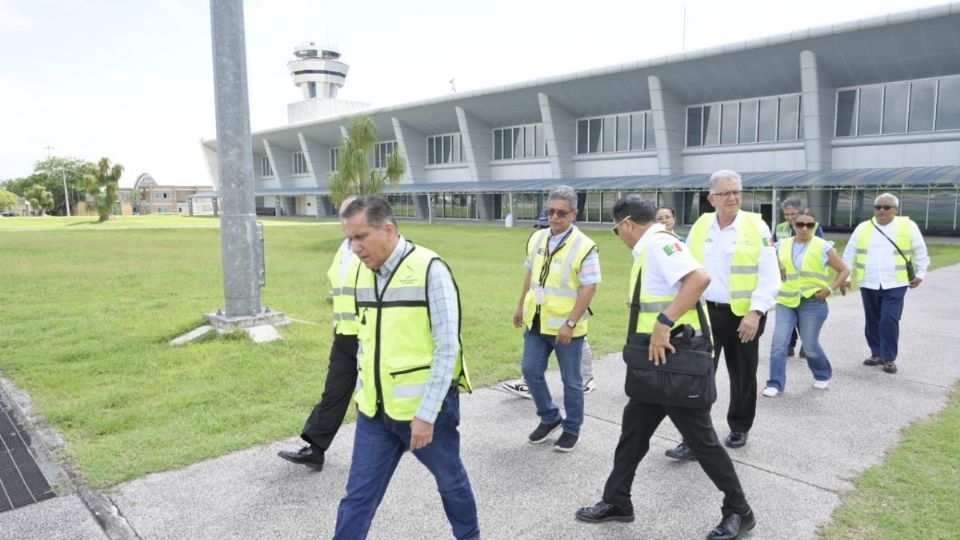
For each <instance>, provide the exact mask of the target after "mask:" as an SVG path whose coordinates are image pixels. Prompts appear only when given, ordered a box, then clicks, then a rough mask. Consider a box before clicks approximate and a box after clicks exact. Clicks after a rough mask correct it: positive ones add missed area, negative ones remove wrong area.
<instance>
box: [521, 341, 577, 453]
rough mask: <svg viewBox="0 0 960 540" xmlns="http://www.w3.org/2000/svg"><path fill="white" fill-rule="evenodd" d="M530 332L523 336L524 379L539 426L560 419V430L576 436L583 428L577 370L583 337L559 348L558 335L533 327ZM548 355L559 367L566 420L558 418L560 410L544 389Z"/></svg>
mask: <svg viewBox="0 0 960 540" xmlns="http://www.w3.org/2000/svg"><path fill="white" fill-rule="evenodd" d="M533 330H534V331H530V330H526V331H525V332H524V333H523V378H524V380H526V381H527V388H528V389H529V390H530V397H532V398H533V403H534V404H535V405H536V406H537V416H539V417H540V423H541V424H552V423H554V422H557V421H559V420H563V431H565V432H567V433H570V434H571V435H578V436H579V435H580V426H581V425H583V374H582V372H581V368H580V358H581V355H582V354H583V338H582V337H579V338H573V339H571V340H570V343H568V344H566V345H561V344H559V343H557V342H556V340H557V336H550V335H544V334H541V333H540V332H539V331H538V330H539V329H538V328H536V327H534V329H533ZM551 352H555V353H556V355H557V364H559V366H560V379H561V380H562V381H563V409H564V411H565V412H566V418H564V417H563V416H561V414H560V408H559V407H557V404H556V403H554V401H553V397H551V395H550V388H549V387H548V386H547V378H546V371H547V359H549V358H550V353H551Z"/></svg>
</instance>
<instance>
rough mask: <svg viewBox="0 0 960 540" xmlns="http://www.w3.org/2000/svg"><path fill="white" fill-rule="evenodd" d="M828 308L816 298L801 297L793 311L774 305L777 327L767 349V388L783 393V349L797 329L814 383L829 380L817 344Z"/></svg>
mask: <svg viewBox="0 0 960 540" xmlns="http://www.w3.org/2000/svg"><path fill="white" fill-rule="evenodd" d="M829 313H830V308H829V307H827V301H826V300H821V299H819V298H816V297H813V298H802V299H801V300H800V305H798V306H797V307H795V308H791V307H787V306H785V305H783V304H777V325H776V328H774V330H773V342H772V343H771V346H770V380H768V381H767V386H769V387H773V388H776V389H777V390H779V391H781V392H783V391H784V390H785V389H786V387H787V347H788V346H789V345H790V336H791V335H792V334H793V329H794V328H799V329H800V340H801V341H802V342H803V350H804V351H806V353H807V366H808V367H809V368H810V371H811V373H813V378H814V379H815V380H817V381H829V380H830V377H832V376H833V368H832V367H831V366H830V360H829V359H828V358H827V353H825V352H824V351H823V347H822V346H821V345H820V329H821V328H823V323H824V322H825V321H826V320H827V315H828V314H829Z"/></svg>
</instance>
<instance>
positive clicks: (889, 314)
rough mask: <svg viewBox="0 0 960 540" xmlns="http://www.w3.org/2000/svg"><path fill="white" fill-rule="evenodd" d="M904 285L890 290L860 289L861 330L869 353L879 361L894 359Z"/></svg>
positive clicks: (901, 313) (904, 291)
mask: <svg viewBox="0 0 960 540" xmlns="http://www.w3.org/2000/svg"><path fill="white" fill-rule="evenodd" d="M906 294H907V287H906V286H904V287H895V288H893V289H878V290H875V289H864V288H861V289H860V298H862V299H863V315H864V317H863V318H864V327H863V333H864V335H865V336H866V338H867V345H869V346H870V356H873V357H875V358H881V359H883V360H890V361H894V360H896V359H897V344H898V343H899V341H900V316H901V315H903V297H904V296H905V295H906Z"/></svg>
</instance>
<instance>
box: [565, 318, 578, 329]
mask: <svg viewBox="0 0 960 540" xmlns="http://www.w3.org/2000/svg"><path fill="white" fill-rule="evenodd" d="M563 324H565V325H566V326H567V328H570V329H573V328H576V327H577V321H575V320H573V319H567V320H566V321H564V323H563Z"/></svg>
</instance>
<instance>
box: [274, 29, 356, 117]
mask: <svg viewBox="0 0 960 540" xmlns="http://www.w3.org/2000/svg"><path fill="white" fill-rule="evenodd" d="M293 55H294V58H293V59H292V60H290V61H289V62H287V70H289V71H290V76H291V77H292V78H293V84H295V85H296V86H297V87H299V88H300V91H301V93H302V95H303V101H299V102H296V103H291V104H290V105H289V106H288V107H287V116H288V120H289V121H290V123H294V122H302V121H306V120H315V119H317V118H323V117H326V116H333V115H337V114H344V113H348V112H353V111H357V110H362V109H367V108H369V107H370V105H368V104H366V103H358V102H355V101H344V100H340V99H337V93H338V92H339V91H340V88H341V87H342V86H343V85H344V83H345V82H346V80H347V73H348V72H349V71H350V66H349V65H347V64H346V63H344V62H343V61H341V60H340V52H339V51H337V50H336V49H335V48H333V47H329V46H319V45H317V44H315V43H313V42H309V43H304V44H302V45H298V46H297V47H295V48H294V49H293Z"/></svg>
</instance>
